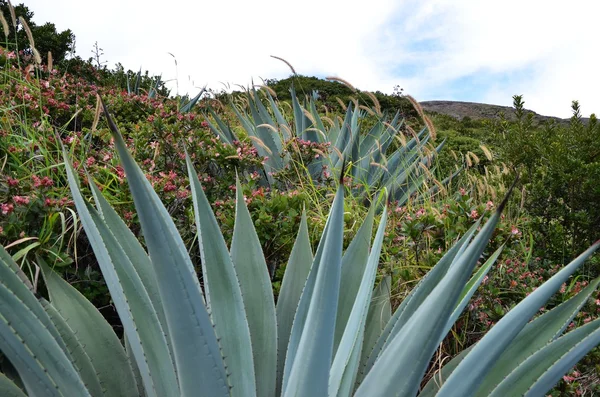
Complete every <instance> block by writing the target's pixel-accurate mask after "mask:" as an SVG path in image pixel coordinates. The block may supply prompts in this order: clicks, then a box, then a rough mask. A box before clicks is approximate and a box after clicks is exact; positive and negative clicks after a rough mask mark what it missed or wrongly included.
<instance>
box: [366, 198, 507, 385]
mask: <svg viewBox="0 0 600 397" xmlns="http://www.w3.org/2000/svg"><path fill="white" fill-rule="evenodd" d="M503 206H504V203H503V204H502V205H500V206H499V207H498V208H499V211H501V209H502V208H503ZM499 211H497V212H496V213H494V214H493V215H492V216H491V217H490V219H489V220H488V222H486V224H485V225H484V226H483V228H482V230H481V231H480V232H479V234H478V235H477V236H476V237H475V239H474V240H473V242H472V243H471V244H470V245H469V247H468V248H467V249H466V250H465V252H464V253H463V255H461V257H460V258H457V259H456V261H457V262H456V264H454V265H453V266H452V267H451V268H450V269H448V271H447V273H446V275H445V276H444V278H443V279H442V280H441V281H440V282H439V283H438V284H437V286H436V287H435V288H434V289H433V290H432V291H431V293H430V294H429V296H427V297H426V298H425V299H424V300H423V303H422V304H421V305H419V308H418V310H417V311H415V312H414V313H413V315H412V316H411V317H410V318H409V319H408V321H407V322H406V324H405V325H404V326H403V327H402V329H401V330H400V331H399V332H398V333H397V334H396V335H395V336H394V338H393V339H392V340H391V341H390V342H389V343H388V345H387V346H386V347H385V349H384V350H383V352H382V353H381V354H380V356H379V358H378V359H377V361H375V364H374V365H373V367H372V368H371V370H370V371H369V373H368V374H367V376H366V377H365V379H364V380H363V382H362V383H361V385H360V386H359V388H358V390H357V392H356V396H357V397H362V396H382V397H383V396H391V395H396V396H413V395H416V393H417V391H418V389H419V385H420V381H421V378H422V376H423V374H424V373H425V370H426V368H427V365H428V363H429V360H430V358H431V356H432V355H433V353H434V352H435V349H436V348H437V346H438V344H439V341H440V339H441V338H442V337H443V334H444V332H447V330H446V324H447V322H448V318H449V317H450V316H451V314H452V311H453V310H454V308H455V307H456V304H457V302H458V299H459V298H460V294H461V292H462V290H463V288H464V286H465V285H466V283H467V281H468V278H469V276H470V274H471V273H472V271H473V269H474V267H475V265H476V263H477V260H478V259H479V257H480V256H481V254H482V252H483V250H484V249H485V247H486V245H487V243H488V241H489V239H490V237H491V236H492V233H493V231H494V228H495V227H496V224H497V222H498V220H499V219H500V212H499ZM397 374H403V376H401V377H399V376H397Z"/></svg>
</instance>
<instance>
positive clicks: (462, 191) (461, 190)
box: [459, 187, 467, 196]
mask: <svg viewBox="0 0 600 397" xmlns="http://www.w3.org/2000/svg"><path fill="white" fill-rule="evenodd" d="M459 192H460V195H461V196H464V195H465V194H467V191H466V190H465V189H463V188H462V187H461V188H460V189H459Z"/></svg>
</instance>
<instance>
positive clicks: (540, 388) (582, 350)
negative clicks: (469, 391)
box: [490, 319, 600, 397]
mask: <svg viewBox="0 0 600 397" xmlns="http://www.w3.org/2000/svg"><path fill="white" fill-rule="evenodd" d="M599 343H600V319H598V320H595V321H592V322H590V323H588V324H585V325H583V326H581V327H579V328H577V329H575V330H573V331H571V332H568V333H567V334H566V335H564V336H561V337H560V338H558V339H557V340H555V341H554V342H552V343H549V344H548V345H546V346H545V347H544V348H543V349H541V350H539V351H538V352H536V353H535V354H533V355H532V356H531V357H529V358H528V359H527V360H526V361H525V362H523V363H522V364H521V365H519V366H518V367H517V368H516V369H515V370H514V371H513V372H511V373H510V374H509V375H508V376H507V377H506V378H505V379H504V380H503V381H502V382H501V383H500V384H499V385H498V387H496V388H495V389H494V391H493V392H492V393H491V394H490V396H494V397H500V396H506V395H507V393H510V394H511V395H525V396H543V395H545V394H546V392H547V391H549V390H550V389H551V388H552V387H553V386H554V385H555V384H556V383H557V382H558V381H559V380H560V379H561V377H562V376H563V375H564V374H565V373H567V371H568V370H569V369H570V368H572V367H573V366H574V365H575V364H577V362H578V361H579V360H580V359H581V358H582V357H583V356H584V355H586V354H587V352H589V351H590V350H591V349H593V348H594V347H596V346H597V345H598V344H599Z"/></svg>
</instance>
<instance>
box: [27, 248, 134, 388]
mask: <svg viewBox="0 0 600 397" xmlns="http://www.w3.org/2000/svg"><path fill="white" fill-rule="evenodd" d="M38 262H39V263H38V264H39V265H40V267H41V269H42V274H43V275H44V280H45V282H46V287H47V288H48V294H49V295H50V301H51V303H52V306H54V307H55V308H56V309H57V310H58V312H59V313H60V315H61V316H62V317H63V318H64V319H65V321H66V322H67V325H68V326H69V328H71V329H72V330H73V332H74V333H75V335H77V338H78V341H79V343H81V345H82V346H84V349H85V353H86V354H87V355H88V356H89V357H90V358H91V359H92V360H93V361H92V364H93V365H94V369H95V370H96V372H97V376H98V379H99V381H100V384H101V385H102V387H103V388H105V390H106V393H107V394H109V395H119V396H120V395H123V396H137V395H139V393H138V390H137V387H136V384H135V381H134V378H133V372H132V371H131V367H130V365H129V362H128V361H127V355H126V354H125V349H124V348H123V345H121V342H120V341H119V338H118V337H117V335H116V334H115V333H114V331H113V329H112V327H111V326H110V325H109V324H108V322H107V321H106V320H105V319H104V317H103V316H102V314H100V312H99V311H98V309H96V308H95V307H94V305H92V304H91V303H90V302H89V301H88V300H87V299H86V298H85V297H84V296H83V295H81V293H80V292H79V291H77V290H76V289H75V288H74V287H72V286H71V285H69V283H67V282H66V281H64V280H63V279H62V278H61V277H60V276H59V275H58V274H56V273H55V272H54V271H53V270H51V269H50V268H49V267H48V266H47V265H46V263H45V262H44V261H43V260H41V259H40V258H38Z"/></svg>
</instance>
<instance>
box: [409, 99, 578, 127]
mask: <svg viewBox="0 0 600 397" xmlns="http://www.w3.org/2000/svg"><path fill="white" fill-rule="evenodd" d="M420 104H421V106H423V109H425V111H427V112H435V113H440V114H446V115H448V116H452V117H455V118H457V119H459V120H462V119H463V118H464V117H469V118H471V119H473V120H477V119H493V118H496V117H498V116H499V114H500V113H504V116H505V117H506V118H507V119H508V120H514V119H515V110H514V108H512V107H508V106H499V105H488V104H485V103H475V102H459V101H425V102H420ZM527 112H530V113H532V114H533V119H534V121H535V122H536V123H538V124H539V123H543V122H545V121H548V120H555V121H556V122H558V123H561V124H562V123H568V122H569V119H561V118H558V117H552V116H542V115H541V114H537V113H536V112H534V111H532V110H527Z"/></svg>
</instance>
